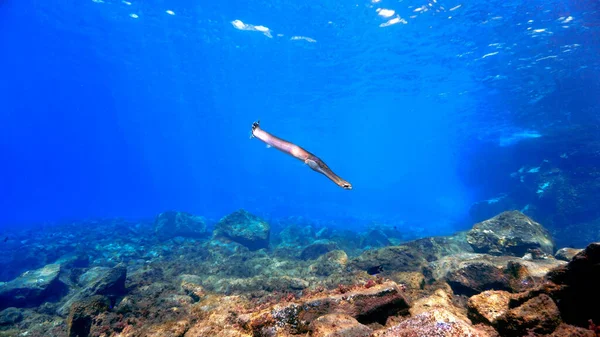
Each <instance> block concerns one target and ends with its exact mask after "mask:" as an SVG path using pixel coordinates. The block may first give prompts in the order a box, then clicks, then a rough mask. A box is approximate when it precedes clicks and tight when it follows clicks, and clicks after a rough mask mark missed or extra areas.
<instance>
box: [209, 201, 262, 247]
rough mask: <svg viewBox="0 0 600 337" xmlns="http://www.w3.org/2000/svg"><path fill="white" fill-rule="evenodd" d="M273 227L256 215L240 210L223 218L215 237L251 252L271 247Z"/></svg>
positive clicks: (216, 229)
mask: <svg viewBox="0 0 600 337" xmlns="http://www.w3.org/2000/svg"><path fill="white" fill-rule="evenodd" d="M270 234H271V226H270V225H269V224H268V223H267V222H266V221H264V220H262V219H261V218H259V217H257V216H256V215H253V214H250V213H248V212H246V211H245V210H239V211H236V212H233V213H231V214H229V215H227V216H225V217H223V218H222V219H221V220H220V221H219V222H218V223H217V225H216V227H215V231H214V235H215V237H217V238H218V237H223V238H225V239H229V240H231V241H235V242H237V243H239V244H241V245H243V246H245V247H247V248H248V249H250V250H258V249H262V248H268V247H269V236H270Z"/></svg>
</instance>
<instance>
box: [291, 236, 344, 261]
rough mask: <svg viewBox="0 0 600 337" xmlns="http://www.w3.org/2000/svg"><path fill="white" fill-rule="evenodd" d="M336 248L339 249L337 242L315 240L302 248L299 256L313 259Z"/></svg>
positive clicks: (304, 258) (303, 258)
mask: <svg viewBox="0 0 600 337" xmlns="http://www.w3.org/2000/svg"><path fill="white" fill-rule="evenodd" d="M337 249H339V247H338V245H337V243H335V242H333V241H329V240H317V241H315V242H313V243H311V244H310V245H308V246H306V248H304V249H303V250H302V253H300V258H301V259H302V260H314V259H317V258H318V257H319V256H321V255H323V254H325V253H328V252H330V251H332V250H337Z"/></svg>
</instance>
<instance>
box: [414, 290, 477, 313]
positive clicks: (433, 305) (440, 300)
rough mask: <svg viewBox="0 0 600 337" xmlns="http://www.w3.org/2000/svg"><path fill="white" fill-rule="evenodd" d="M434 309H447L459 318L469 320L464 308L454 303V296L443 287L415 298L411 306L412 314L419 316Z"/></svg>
mask: <svg viewBox="0 0 600 337" xmlns="http://www.w3.org/2000/svg"><path fill="white" fill-rule="evenodd" d="M434 309H441V310H446V311H448V312H450V313H452V314H453V315H454V316H456V317H457V318H459V319H461V320H463V321H468V319H467V316H465V315H464V313H463V312H462V310H461V309H459V308H457V307H456V306H454V304H453V303H452V296H451V295H450V294H448V293H447V292H446V291H445V290H443V289H436V290H435V292H434V293H433V294H431V295H429V296H426V297H422V298H420V299H418V300H415V301H414V302H413V303H412V307H411V308H410V314H411V315H412V316H417V315H419V314H422V313H426V312H429V311H431V310H434Z"/></svg>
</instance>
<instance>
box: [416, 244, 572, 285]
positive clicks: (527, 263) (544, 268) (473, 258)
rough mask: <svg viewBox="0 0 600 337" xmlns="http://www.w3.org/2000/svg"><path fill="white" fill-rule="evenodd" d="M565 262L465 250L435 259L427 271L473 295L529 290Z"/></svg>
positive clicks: (436, 278)
mask: <svg viewBox="0 0 600 337" xmlns="http://www.w3.org/2000/svg"><path fill="white" fill-rule="evenodd" d="M564 264H566V262H564V261H559V260H555V259H539V260H525V259H522V258H517V257H513V256H493V255H487V254H474V253H462V254H454V255H449V256H445V257H442V258H440V259H439V260H436V261H432V262H430V263H429V264H428V265H427V266H426V267H425V268H423V272H424V274H425V276H426V278H427V279H428V280H429V281H440V280H446V281H447V282H448V284H449V285H450V286H451V287H452V290H453V291H454V292H455V293H456V294H460V295H467V296H473V295H476V294H478V293H480V292H483V291H486V290H506V291H509V292H520V291H525V290H527V289H530V288H533V287H535V286H536V284H538V283H541V282H542V281H543V278H544V276H545V275H546V274H547V273H548V272H549V271H550V270H552V269H553V268H556V267H558V266H561V265H564Z"/></svg>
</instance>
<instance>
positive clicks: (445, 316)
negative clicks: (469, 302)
mask: <svg viewBox="0 0 600 337" xmlns="http://www.w3.org/2000/svg"><path fill="white" fill-rule="evenodd" d="M372 336H373V337H415V336H439V337H464V336H470V337H492V336H494V334H493V331H492V332H490V331H486V330H485V329H484V328H479V327H474V326H472V325H471V324H469V322H467V321H465V320H463V319H461V318H460V317H458V316H456V315H455V314H453V313H452V312H451V311H450V310H448V309H443V308H435V309H433V310H430V311H426V312H423V313H420V314H418V315H415V316H412V317H410V318H408V319H406V320H404V321H402V322H400V323H399V324H397V325H394V326H392V327H389V328H386V329H384V330H381V331H376V332H375V333H373V335H372Z"/></svg>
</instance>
